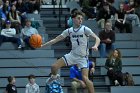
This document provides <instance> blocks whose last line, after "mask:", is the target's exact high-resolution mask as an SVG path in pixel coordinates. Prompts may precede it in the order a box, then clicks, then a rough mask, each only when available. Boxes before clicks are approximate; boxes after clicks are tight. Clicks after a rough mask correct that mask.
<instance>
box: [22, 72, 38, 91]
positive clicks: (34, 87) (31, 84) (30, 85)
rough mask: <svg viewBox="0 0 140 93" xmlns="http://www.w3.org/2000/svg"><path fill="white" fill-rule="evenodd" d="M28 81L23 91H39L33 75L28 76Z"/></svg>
mask: <svg viewBox="0 0 140 93" xmlns="http://www.w3.org/2000/svg"><path fill="white" fill-rule="evenodd" d="M28 80H29V83H28V84H27V85H26V90H25V93H40V90H39V86H38V85H37V84H36V82H35V76H34V75H32V74H31V75H29V76H28Z"/></svg>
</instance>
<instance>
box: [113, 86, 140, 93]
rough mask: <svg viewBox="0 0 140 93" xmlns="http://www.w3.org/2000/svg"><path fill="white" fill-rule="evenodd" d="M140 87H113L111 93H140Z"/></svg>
mask: <svg viewBox="0 0 140 93" xmlns="http://www.w3.org/2000/svg"><path fill="white" fill-rule="evenodd" d="M139 91H140V86H118V87H111V93H139Z"/></svg>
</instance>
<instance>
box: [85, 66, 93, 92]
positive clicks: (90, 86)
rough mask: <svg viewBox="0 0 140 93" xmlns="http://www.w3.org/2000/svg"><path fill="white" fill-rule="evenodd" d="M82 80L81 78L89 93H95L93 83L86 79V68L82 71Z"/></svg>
mask: <svg viewBox="0 0 140 93" xmlns="http://www.w3.org/2000/svg"><path fill="white" fill-rule="evenodd" d="M82 78H83V80H84V82H85V83H86V86H87V88H88V91H89V93H95V92H94V86H93V82H91V81H90V80H89V78H88V69H87V68H83V69H82Z"/></svg>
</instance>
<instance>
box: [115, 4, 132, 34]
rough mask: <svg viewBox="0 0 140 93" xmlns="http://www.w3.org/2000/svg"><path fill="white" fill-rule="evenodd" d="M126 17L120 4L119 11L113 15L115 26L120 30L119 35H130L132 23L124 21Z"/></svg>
mask: <svg viewBox="0 0 140 93" xmlns="http://www.w3.org/2000/svg"><path fill="white" fill-rule="evenodd" d="M126 16H127V15H126V12H125V11H124V9H123V4H120V9H119V10H118V11H117V13H116V14H115V19H116V22H115V26H116V27H117V28H118V29H119V30H120V33H124V32H126V33H132V23H131V22H129V21H127V20H126Z"/></svg>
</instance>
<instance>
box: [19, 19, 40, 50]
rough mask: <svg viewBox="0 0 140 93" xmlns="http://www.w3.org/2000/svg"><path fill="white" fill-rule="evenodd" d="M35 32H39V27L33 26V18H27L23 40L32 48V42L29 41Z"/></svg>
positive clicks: (22, 35) (23, 30) (22, 33)
mask: <svg viewBox="0 0 140 93" xmlns="http://www.w3.org/2000/svg"><path fill="white" fill-rule="evenodd" d="M33 34H38V31H37V29H35V28H33V27H32V26H31V20H29V19H27V20H26V22H25V27H24V28H23V29H22V30H21V35H20V36H21V38H22V39H23V41H24V42H25V44H26V45H27V46H28V47H30V48H31V49H34V48H33V47H32V46H31V45H30V43H29V39H30V37H31V35H33Z"/></svg>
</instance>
